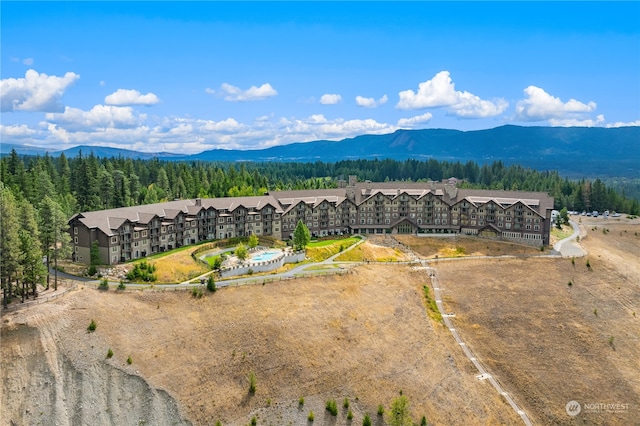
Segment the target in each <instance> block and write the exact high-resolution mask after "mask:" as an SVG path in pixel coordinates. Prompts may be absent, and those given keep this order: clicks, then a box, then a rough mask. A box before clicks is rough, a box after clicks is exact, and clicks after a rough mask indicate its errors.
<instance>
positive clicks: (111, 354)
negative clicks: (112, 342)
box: [107, 348, 113, 358]
mask: <svg viewBox="0 0 640 426" xmlns="http://www.w3.org/2000/svg"><path fill="white" fill-rule="evenodd" d="M112 356H113V351H112V350H111V348H109V350H108V351H107V358H111V357H112Z"/></svg>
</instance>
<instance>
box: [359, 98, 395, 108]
mask: <svg viewBox="0 0 640 426" xmlns="http://www.w3.org/2000/svg"><path fill="white" fill-rule="evenodd" d="M388 100H389V98H388V97H387V95H383V96H382V97H381V98H380V99H378V100H377V101H376V100H375V99H374V98H365V97H363V96H356V104H357V105H358V106H361V107H365V108H375V107H377V106H379V105H383V104H386V103H387V101H388Z"/></svg>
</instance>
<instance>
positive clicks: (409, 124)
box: [398, 112, 433, 128]
mask: <svg viewBox="0 0 640 426" xmlns="http://www.w3.org/2000/svg"><path fill="white" fill-rule="evenodd" d="M432 117H433V115H432V114H431V113H430V112H427V113H425V114H422V115H417V116H415V117H410V118H401V119H400V120H398V127H402V128H413V127H418V126H420V125H421V124H425V123H428V122H429V121H430V120H431V118H432Z"/></svg>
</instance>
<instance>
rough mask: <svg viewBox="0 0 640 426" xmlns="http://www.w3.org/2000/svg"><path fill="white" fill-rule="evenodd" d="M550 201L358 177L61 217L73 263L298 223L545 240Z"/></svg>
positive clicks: (342, 229)
mask: <svg viewBox="0 0 640 426" xmlns="http://www.w3.org/2000/svg"><path fill="white" fill-rule="evenodd" d="M552 209H553V198H552V197H550V196H549V195H548V194H546V193H542V192H522V191H492V190H472V189H459V188H457V187H456V181H455V179H449V180H447V181H443V182H369V181H367V182H358V180H357V178H356V177H355V176H350V177H349V181H348V184H346V182H343V184H342V185H341V187H340V188H335V189H316V190H299V191H276V192H272V193H269V194H267V195H264V196H258V197H229V198H211V199H201V198H196V199H193V200H176V201H169V202H164V203H157V204H150V205H143V206H136V207H123V208H119V209H111V210H102V211H96V212H86V213H80V214H77V215H75V216H73V217H72V218H71V219H70V220H69V225H70V232H71V234H72V238H73V245H74V253H73V257H74V259H75V260H77V261H80V262H85V263H88V262H89V253H90V247H91V245H92V244H93V242H94V241H96V242H97V244H98V247H99V249H100V257H101V259H102V262H103V263H105V264H115V263H120V262H126V261H128V260H131V259H137V258H141V257H145V256H148V255H150V254H153V253H158V252H162V251H165V250H171V249H173V248H176V247H180V246H184V245H190V244H195V243H197V242H200V241H206V240H215V239H225V238H234V237H247V236H249V235H258V236H272V237H274V238H277V239H289V238H291V237H292V235H293V233H294V231H295V228H296V225H297V224H298V222H299V221H302V222H303V223H305V224H306V226H307V227H308V228H309V231H310V232H311V234H312V235H313V236H314V237H323V236H329V235H342V234H352V233H360V234H386V233H401V234H443V233H445V234H447V233H456V234H458V233H460V234H467V235H479V236H483V237H488V238H497V239H504V240H510V241H518V242H524V243H528V244H533V245H542V244H549V232H550V228H551V210H552Z"/></svg>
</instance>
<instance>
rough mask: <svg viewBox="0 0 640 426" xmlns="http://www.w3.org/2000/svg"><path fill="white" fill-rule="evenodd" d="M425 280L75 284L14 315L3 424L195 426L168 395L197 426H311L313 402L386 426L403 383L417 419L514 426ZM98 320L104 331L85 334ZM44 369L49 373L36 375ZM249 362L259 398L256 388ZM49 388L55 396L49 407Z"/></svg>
mask: <svg viewBox="0 0 640 426" xmlns="http://www.w3.org/2000/svg"><path fill="white" fill-rule="evenodd" d="M425 283H426V282H425V275H424V273H423V272H413V271H411V270H410V269H409V268H407V267H406V266H401V265H391V266H387V265H380V266H374V265H369V266H363V267H359V268H357V269H355V270H354V272H353V273H351V274H348V275H345V276H331V277H318V278H309V279H304V280H302V279H301V280H294V281H287V282H279V283H270V284H267V285H265V286H262V285H259V286H245V287H240V288H228V289H223V290H220V291H218V292H217V293H215V294H209V295H207V296H205V297H204V298H202V299H193V298H192V297H191V295H190V293H189V292H186V291H179V292H151V291H144V292H140V291H135V292H126V293H124V294H117V293H116V292H115V291H110V292H105V293H101V292H99V291H97V290H93V289H89V288H85V289H83V290H78V291H76V292H75V293H72V294H70V295H68V296H65V297H64V298H61V299H59V300H57V301H55V302H51V303H47V304H44V305H39V306H36V307H34V308H30V309H25V310H21V311H18V312H15V313H9V314H6V315H4V316H3V327H2V352H1V354H2V364H3V366H5V365H6V366H10V367H7V368H4V367H3V371H2V390H3V395H2V412H3V415H4V418H3V419H2V421H3V422H4V423H3V424H6V423H7V422H8V420H7V419H8V418H13V419H15V420H16V421H17V422H18V424H38V420H39V419H42V418H44V419H51V418H55V419H56V421H58V424H81V423H78V421H81V422H82V424H108V423H110V424H136V421H137V422H147V423H146V424H173V423H177V424H181V423H184V422H185V420H184V418H183V417H182V415H181V414H180V413H179V412H178V411H177V410H176V407H175V402H174V400H173V399H170V398H168V397H165V396H168V395H170V396H171V397H173V398H175V400H177V401H179V404H178V405H179V406H180V407H181V410H182V411H181V413H183V414H184V416H185V417H186V418H188V419H189V420H190V421H192V422H193V423H194V424H203V425H210V424H213V423H214V422H215V421H216V420H221V421H222V423H223V424H225V425H226V424H237V425H241V424H247V423H248V422H249V421H250V419H251V417H252V416H254V415H255V416H257V418H258V424H272V425H286V424H294V425H298V424H307V420H306V419H307V415H308V413H309V411H314V413H315V416H316V422H315V424H327V425H342V424H361V423H362V417H363V416H364V414H365V412H366V413H370V415H371V416H372V418H373V420H374V424H376V423H375V422H376V420H378V423H377V424H381V423H380V421H379V419H378V418H377V416H376V415H375V413H376V409H377V406H378V404H383V405H384V406H386V407H389V403H390V401H391V400H392V399H393V398H394V396H397V393H398V391H399V390H400V389H402V390H403V393H404V395H406V396H408V398H409V400H410V403H411V407H412V412H413V415H414V418H415V419H416V420H418V419H419V418H420V417H421V416H423V415H424V416H426V417H427V419H429V421H430V422H433V423H436V424H469V423H474V424H478V423H479V424H497V423H500V424H510V423H517V422H518V417H517V415H516V414H515V413H513V412H512V411H511V410H510V409H509V407H508V406H507V404H506V403H505V402H504V401H503V400H502V399H501V398H500V397H499V396H498V395H497V394H495V392H491V388H490V386H489V384H487V383H484V382H480V381H478V380H476V379H475V377H474V371H473V369H472V368H471V364H470V363H469V362H468V361H467V360H466V359H465V358H464V355H463V354H462V352H461V351H460V349H459V347H457V345H455V343H454V342H453V341H452V339H451V338H450V336H449V334H448V331H447V330H445V329H444V328H443V327H442V325H440V324H439V323H432V322H431V321H430V320H429V319H428V318H427V316H426V313H425V306H424V302H423V297H422V285H424V284H425ZM91 319H94V320H95V321H96V323H97V329H96V331H95V332H93V333H88V332H87V331H86V328H87V326H88V324H89V322H90V321H91ZM109 348H111V349H112V350H113V353H114V356H113V358H111V359H107V358H106V354H107V351H108V349H109ZM129 356H130V357H131V359H132V364H131V365H128V364H127V363H126V359H127V357H129ZM40 357H41V358H40ZM50 357H55V359H54V360H49V358H50ZM25 359H26V360H27V361H23V360H25ZM45 359H46V360H47V361H46V362H45V361H44V360H45ZM58 365H59V366H60V367H52V366H58ZM40 370H51V371H50V372H48V373H47V372H46V371H43V372H41V373H38V374H35V373H34V371H40ZM250 371H253V372H254V373H255V375H256V377H257V391H256V393H255V395H250V394H249V393H248V382H247V376H248V374H249V372H250ZM45 373H46V374H45ZM121 373H124V374H121ZM115 376H117V377H118V378H117V380H116V379H115V378H113V377H115ZM121 376H122V377H121ZM83 377H84V380H81V378H83ZM123 377H132V378H134V379H135V380H136V383H137V386H136V387H135V389H136V390H138V393H142V394H143V395H151V396H149V401H148V402H145V403H142V402H141V401H140V399H141V398H142V397H141V396H137V397H135V398H134V395H132V394H131V393H127V392H126V389H127V386H125V384H124V381H125V379H124V378H123ZM142 379H144V380H142ZM90 380H93V381H95V383H94V384H93V385H90V384H89V382H90ZM114 383H118V384H119V385H118V386H116V387H115V389H114V390H110V389H111V388H112V387H114ZM145 383H148V385H147V386H148V389H147V390H146V391H145V392H142V390H140V387H141V386H143V385H144V384H145ZM50 387H53V388H54V389H56V390H57V391H53V392H52V391H51V388H50ZM158 389H163V390H166V392H167V394H165V393H164V392H161V391H158ZM42 394H46V395H48V396H47V398H48V401H49V402H50V401H51V399H54V400H56V401H58V403H57V404H53V403H46V402H40V400H42V399H43V396H42ZM51 395H53V396H51ZM56 395H57V396H56ZM152 395H156V396H153V397H152ZM300 397H304V398H305V403H304V406H302V407H299V404H298V399H299V398H300ZM345 397H347V398H349V399H350V401H351V409H352V410H353V413H354V418H353V422H352V423H350V422H348V421H347V419H346V411H345V410H343V409H342V408H341V409H340V412H339V414H338V416H337V418H334V417H331V416H329V415H328V413H327V412H326V411H325V410H324V404H325V401H326V400H327V399H329V398H334V399H336V400H337V401H338V405H339V406H340V407H341V405H342V401H343V400H344V398H345ZM154 398H155V399H154ZM63 399H64V400H63ZM154 401H155V402H154ZM158 401H163V402H164V404H161V406H162V407H164V408H162V409H158V410H156V411H157V413H156V414H154V416H155V417H151V414H150V412H149V411H148V410H147V409H139V410H138V409H137V408H136V407H137V406H138V405H139V406H141V407H151V406H155V405H154V404H156V405H158V404H159V402H158ZM101 402H102V403H101ZM83 404H84V405H83ZM78 405H80V406H84V407H85V408H84V411H82V410H80V411H79V409H78V408H77V406H78ZM89 406H90V407H91V408H89ZM125 411H128V412H130V413H129V416H128V417H123V416H124V414H123V412H125ZM70 413H72V414H70ZM73 413H75V414H73ZM74 416H75V417H74ZM109 416H111V417H109ZM123 419H124V420H129V422H127V421H125V422H124V423H123V422H121V420H123ZM131 420H133V421H131ZM92 421H93V423H91V422H92ZM96 421H98V423H96ZM100 421H102V423H99V422H100ZM114 422H115V423H114ZM44 423H45V424H46V421H45V422H44Z"/></svg>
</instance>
